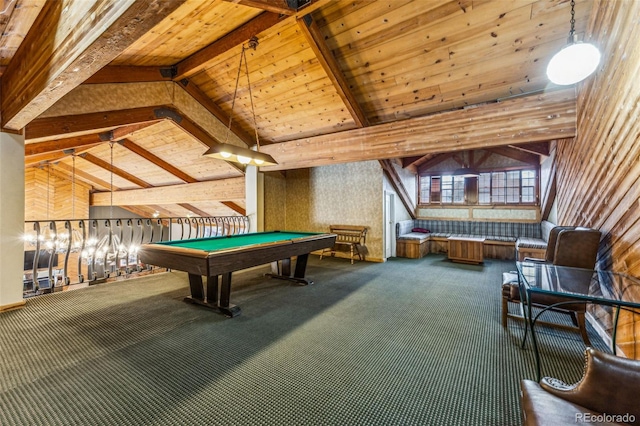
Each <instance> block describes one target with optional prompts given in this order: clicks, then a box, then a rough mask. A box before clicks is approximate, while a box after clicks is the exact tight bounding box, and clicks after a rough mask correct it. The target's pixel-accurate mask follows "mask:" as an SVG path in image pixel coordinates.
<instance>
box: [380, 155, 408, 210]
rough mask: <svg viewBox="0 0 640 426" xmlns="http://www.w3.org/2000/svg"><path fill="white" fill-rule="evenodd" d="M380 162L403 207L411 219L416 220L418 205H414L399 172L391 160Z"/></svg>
mask: <svg viewBox="0 0 640 426" xmlns="http://www.w3.org/2000/svg"><path fill="white" fill-rule="evenodd" d="M379 162H380V165H381V166H382V170H383V171H384V174H385V175H386V176H387V178H388V179H389V182H391V186H393V189H395V190H396V194H398V196H399V197H400V201H402V205H404V208H405V209H407V212H408V213H409V216H411V219H415V218H416V205H415V204H414V203H413V200H412V199H411V196H410V195H409V193H408V192H407V189H406V188H405V186H404V183H402V179H401V178H400V176H399V175H398V172H397V171H396V169H395V168H394V167H393V164H392V162H391V160H380V161H379Z"/></svg>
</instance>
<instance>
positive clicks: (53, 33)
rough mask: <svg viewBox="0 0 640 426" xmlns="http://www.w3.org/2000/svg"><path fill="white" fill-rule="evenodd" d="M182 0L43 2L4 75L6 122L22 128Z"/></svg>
mask: <svg viewBox="0 0 640 426" xmlns="http://www.w3.org/2000/svg"><path fill="white" fill-rule="evenodd" d="M182 3H183V0H147V1H138V2H135V1H133V0H93V1H87V0H70V1H66V2H61V1H49V2H45V3H44V5H43V8H42V11H41V12H40V14H39V15H38V17H37V18H36V20H35V22H34V24H33V26H32V27H31V29H30V30H29V32H28V33H27V35H26V37H25V39H24V41H23V42H22V43H21V44H20V47H19V48H18V50H17V51H16V54H15V55H14V57H13V58H12V60H11V62H9V65H8V66H7V69H6V70H5V72H4V74H3V76H2V81H1V83H0V86H1V88H0V90H1V92H2V101H1V104H0V105H1V109H2V111H1V116H2V127H6V128H8V129H13V130H19V129H22V128H24V127H25V126H26V125H27V124H28V123H29V122H30V121H32V120H33V119H34V118H36V117H37V116H38V115H40V114H41V113H42V112H44V111H45V110H46V109H47V108H49V107H50V106H52V105H53V104H54V103H56V102H57V101H58V100H60V99H61V98H62V97H63V96H64V95H66V94H67V93H69V92H70V91H71V90H72V89H74V88H75V87H76V86H78V85H80V84H81V83H82V82H83V81H85V80H86V79H87V78H89V77H90V76H91V75H93V74H94V73H95V72H97V71H98V70H100V69H101V68H102V67H104V66H105V65H107V64H108V63H109V62H111V61H112V60H113V59H115V58H116V57H117V56H118V55H119V54H120V53H122V52H123V51H124V50H125V49H126V48H127V47H129V46H130V45H131V44H132V43H133V42H135V41H136V40H137V39H138V38H139V37H141V36H142V35H143V34H145V33H146V32H148V31H149V30H151V28H153V27H154V26H155V25H156V24H157V23H158V22H160V21H161V20H162V19H163V18H164V17H165V16H167V15H169V14H170V13H171V12H173V11H174V10H175V9H176V8H177V7H178V6H179V5H180V4H182Z"/></svg>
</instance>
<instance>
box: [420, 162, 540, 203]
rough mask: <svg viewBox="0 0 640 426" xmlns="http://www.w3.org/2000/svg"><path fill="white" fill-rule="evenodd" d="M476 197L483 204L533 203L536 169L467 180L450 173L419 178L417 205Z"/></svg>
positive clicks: (473, 198)
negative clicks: (418, 203)
mask: <svg viewBox="0 0 640 426" xmlns="http://www.w3.org/2000/svg"><path fill="white" fill-rule="evenodd" d="M475 179H477V185H476V184H475ZM476 188H477V189H476ZM475 191H477V194H476V193H475ZM471 192H473V194H471ZM476 199H477V200H478V202H477V203H478V204H484V205H493V204H533V203H535V202H536V201H537V173H536V170H531V169H529V170H509V171H496V172H488V173H481V174H480V176H478V177H477V178H466V179H465V178H464V177H462V176H451V175H442V176H421V177H420V200H419V202H420V204H464V203H465V202H467V200H476Z"/></svg>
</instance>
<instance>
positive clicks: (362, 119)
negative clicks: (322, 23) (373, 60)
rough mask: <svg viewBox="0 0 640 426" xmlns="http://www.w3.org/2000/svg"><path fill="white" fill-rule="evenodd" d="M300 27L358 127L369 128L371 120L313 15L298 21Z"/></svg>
mask: <svg viewBox="0 0 640 426" xmlns="http://www.w3.org/2000/svg"><path fill="white" fill-rule="evenodd" d="M298 26H299V27H300V30H301V31H302V34H303V35H304V37H305V38H306V39H307V42H308V43H309V46H310V47H311V50H313V52H314V53H315V55H316V57H317V58H318V61H319V62H320V65H321V66H322V68H323V69H324V71H325V73H326V74H327V77H329V80H331V82H332V83H333V86H334V87H335V89H336V91H337V92H338V95H339V96H340V99H342V102H343V103H344V105H345V106H346V107H347V109H348V110H349V112H350V113H351V116H352V117H353V120H354V121H355V122H356V124H357V126H358V127H366V126H368V125H369V120H368V119H367V117H366V116H365V114H364V112H363V111H362V108H360V105H359V104H358V101H357V99H356V97H355V96H354V95H353V93H352V91H351V89H350V87H349V83H348V82H347V79H346V78H345V76H344V74H343V72H342V70H341V69H340V66H339V65H338V62H337V61H336V60H335V58H334V56H333V53H332V52H331V50H329V48H328V47H327V45H326V44H325V42H324V38H323V36H322V34H321V32H320V29H319V28H318V25H317V24H316V23H315V21H314V20H313V17H312V16H311V14H308V15H305V16H304V17H303V18H302V19H298Z"/></svg>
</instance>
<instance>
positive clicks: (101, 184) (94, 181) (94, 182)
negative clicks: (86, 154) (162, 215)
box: [56, 156, 120, 191]
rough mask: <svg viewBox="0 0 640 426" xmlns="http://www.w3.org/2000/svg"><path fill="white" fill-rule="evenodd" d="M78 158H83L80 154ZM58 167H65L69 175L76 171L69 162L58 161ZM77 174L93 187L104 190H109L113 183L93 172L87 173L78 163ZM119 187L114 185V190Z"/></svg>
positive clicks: (77, 176)
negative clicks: (96, 175) (94, 174)
mask: <svg viewBox="0 0 640 426" xmlns="http://www.w3.org/2000/svg"><path fill="white" fill-rule="evenodd" d="M77 158H82V157H80V156H78V157H77ZM56 167H58V168H59V169H63V170H65V171H67V172H68V173H69V176H71V174H72V173H74V171H73V167H71V166H69V165H68V164H65V163H62V162H60V163H58V164H57V165H56ZM75 175H76V179H81V180H82V181H84V182H86V183H88V184H89V185H91V187H93V188H96V187H97V188H98V189H101V190H104V191H108V190H109V189H110V188H111V184H110V183H109V182H107V181H104V180H102V179H99V178H97V177H95V176H93V175H92V174H89V173H86V172H84V171H82V166H81V165H78V164H76V170H75ZM118 189H120V188H118V187H116V186H114V187H113V190H114V191H117V190H118Z"/></svg>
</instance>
